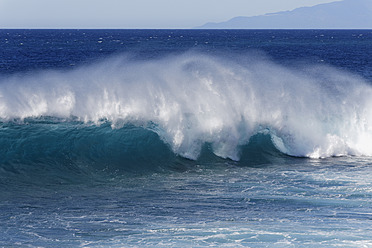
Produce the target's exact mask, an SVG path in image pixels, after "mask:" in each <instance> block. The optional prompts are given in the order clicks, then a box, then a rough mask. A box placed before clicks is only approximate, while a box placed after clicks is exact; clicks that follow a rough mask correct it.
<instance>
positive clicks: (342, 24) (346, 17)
mask: <svg viewBox="0 0 372 248" xmlns="http://www.w3.org/2000/svg"><path fill="white" fill-rule="evenodd" d="M196 28H197V29H372V0H343V1H337V2H332V3H326V4H319V5H316V6H313V7H302V8H297V9H294V10H292V11H283V12H277V13H271V14H265V15H260V16H252V17H244V16H240V17H235V18H232V19H230V20H228V21H226V22H220V23H212V22H210V23H206V24H204V25H202V26H199V27H196Z"/></svg>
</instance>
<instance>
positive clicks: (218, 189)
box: [0, 30, 372, 247]
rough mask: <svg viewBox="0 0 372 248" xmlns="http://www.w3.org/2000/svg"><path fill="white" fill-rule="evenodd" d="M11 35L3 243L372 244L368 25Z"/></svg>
mask: <svg viewBox="0 0 372 248" xmlns="http://www.w3.org/2000/svg"><path fill="white" fill-rule="evenodd" d="M0 50H1V53H0V223H1V225H0V233H1V234H2V235H0V246H1V247H208V246H212V247H213V246H214V247H340V246H341V247H372V228H371V227H372V180H371V175H372V169H371V168H372V157H371V156H372V60H371V58H372V31H370V30H0Z"/></svg>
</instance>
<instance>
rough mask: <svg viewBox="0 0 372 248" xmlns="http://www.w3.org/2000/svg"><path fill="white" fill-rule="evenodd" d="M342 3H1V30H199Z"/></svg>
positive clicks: (295, 0) (202, 0)
mask: <svg viewBox="0 0 372 248" xmlns="http://www.w3.org/2000/svg"><path fill="white" fill-rule="evenodd" d="M335 1H336V0H0V28H193V27H195V26H199V25H202V24H204V23H206V22H221V21H227V20H228V19H231V18H233V17H236V16H254V15H260V14H265V13H272V12H278V11H283V10H292V9H294V8H298V7H302V6H313V5H316V4H320V3H329V2H335Z"/></svg>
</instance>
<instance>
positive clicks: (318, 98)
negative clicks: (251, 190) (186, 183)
mask: <svg viewBox="0 0 372 248" xmlns="http://www.w3.org/2000/svg"><path fill="white" fill-rule="evenodd" d="M371 94H372V87H371V86H370V85H368V84H367V82H366V81H365V80H364V79H362V78H360V77H358V76H356V75H352V74H350V73H347V72H343V71H341V70H338V69H336V68H332V67H329V66H319V65H307V66H301V68H298V67H297V68H294V67H285V66H282V65H279V64H276V63H274V62H272V61H270V60H268V59H265V58H262V57H256V56H253V55H245V56H241V57H237V58H234V59H226V58H224V57H223V56H214V57H212V56H207V55H204V54H198V53H186V54H182V55H174V56H168V57H166V58H162V59H155V60H147V61H139V60H133V59H131V58H130V57H129V56H126V55H122V56H118V57H115V58H110V59H107V60H105V61H102V62H101V63H97V64H93V65H90V66H85V67H81V68H79V69H76V70H73V71H42V72H35V73H34V74H32V75H13V76H10V77H7V78H3V79H1V82H0V118H1V119H2V120H3V121H9V120H13V119H20V120H22V119H24V118H28V117H40V116H54V117H59V118H64V119H69V118H72V117H73V118H75V119H78V120H80V121H84V122H89V123H95V124H97V125H98V124H100V123H101V122H102V120H107V121H109V122H111V123H112V127H113V128H120V127H122V126H123V125H124V124H125V123H132V124H136V125H143V126H146V127H147V128H149V129H151V130H153V131H155V132H156V133H157V134H158V135H159V136H160V137H161V139H162V140H163V141H165V142H166V143H167V144H169V145H170V147H171V148H172V150H173V151H174V152H175V153H177V154H179V155H181V156H184V157H186V158H190V159H196V158H197V157H198V156H199V154H200V151H201V149H202V146H203V144H204V143H210V144H211V146H212V149H213V152H214V153H215V154H216V155H218V156H220V157H223V158H231V159H233V160H239V156H240V155H239V154H240V152H239V151H240V150H239V148H240V147H241V146H242V145H245V144H247V143H248V142H249V140H250V138H251V137H252V136H253V135H254V134H257V133H262V132H263V133H269V134H270V135H271V138H272V142H273V144H274V145H275V146H276V147H277V149H279V150H280V151H281V152H284V153H286V154H289V155H293V156H305V157H315V158H318V157H329V156H341V155H368V156H370V155H372V144H371V143H372V98H371ZM149 122H151V123H153V124H154V125H148V123H149Z"/></svg>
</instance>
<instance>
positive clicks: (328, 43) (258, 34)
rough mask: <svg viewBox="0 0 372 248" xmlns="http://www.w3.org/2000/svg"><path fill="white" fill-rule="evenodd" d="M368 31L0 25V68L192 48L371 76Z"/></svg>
mask: <svg viewBox="0 0 372 248" xmlns="http://www.w3.org/2000/svg"><path fill="white" fill-rule="evenodd" d="M371 36H372V31H371V30H0V37H1V39H0V47H1V57H0V65H1V66H0V73H1V74H12V73H15V72H24V71H33V70H41V69H69V68H71V67H75V66H78V65H82V64H86V63H92V62H94V61H99V60H100V59H102V58H103V57H107V56H109V55H113V54H118V53H126V52H129V53H133V54H134V55H135V56H136V57H137V58H138V59H143V60H146V59H150V58H157V57H162V56H164V55H167V54H172V53H173V54H174V53H182V52H185V51H189V50H190V49H197V50H199V51H203V52H206V53H208V54H221V53H224V54H225V55H226V54H227V56H235V55H236V54H241V53H244V52H246V51H252V50H258V51H260V52H264V53H266V54H268V55H269V56H270V57H272V58H274V59H275V60H277V61H280V62H281V63H283V62H284V63H291V62H294V61H295V62H298V61H299V60H305V61H307V62H310V63H325V64H331V65H335V66H337V67H342V68H345V69H348V70H351V71H354V72H357V73H359V74H361V75H364V76H366V77H369V78H371V77H372V75H371V71H372V70H371V68H372V62H371V60H370V57H371V47H372V44H371V39H372V38H371ZM229 54H230V55H229Z"/></svg>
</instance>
